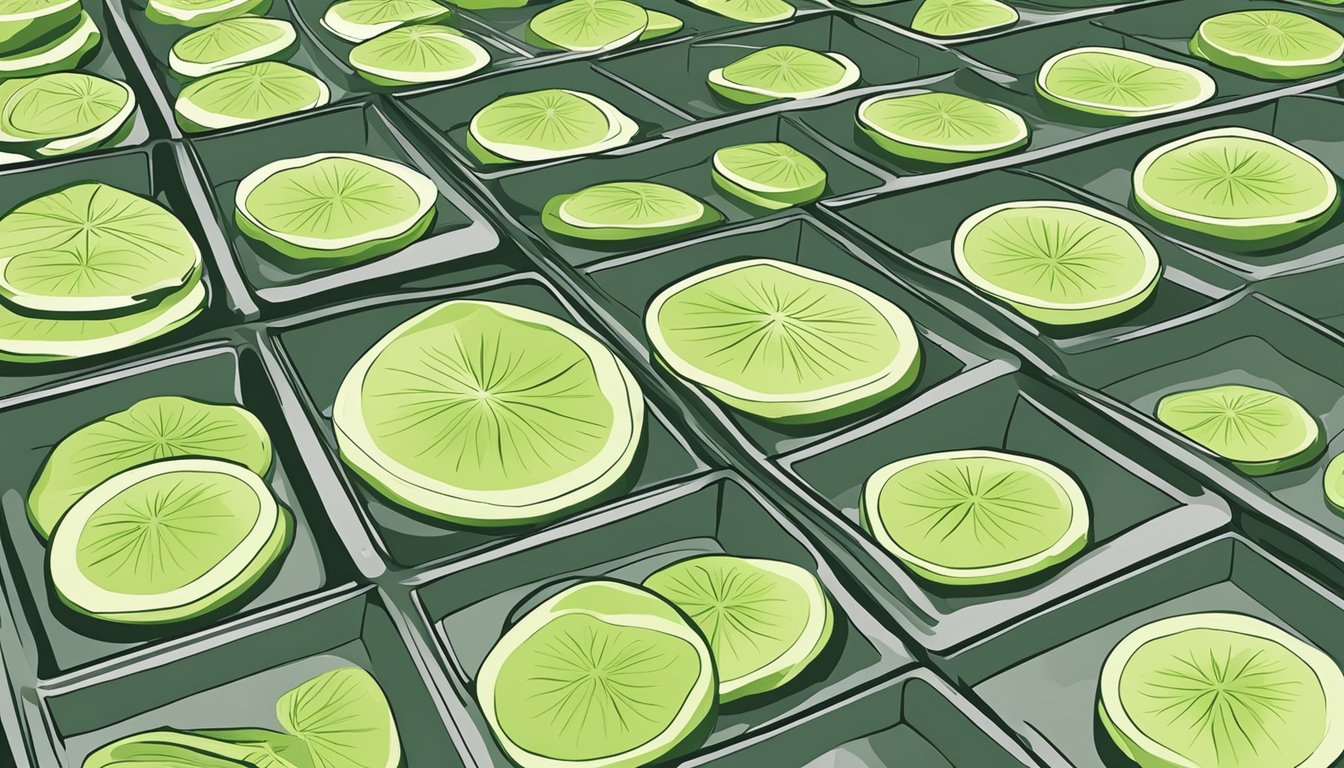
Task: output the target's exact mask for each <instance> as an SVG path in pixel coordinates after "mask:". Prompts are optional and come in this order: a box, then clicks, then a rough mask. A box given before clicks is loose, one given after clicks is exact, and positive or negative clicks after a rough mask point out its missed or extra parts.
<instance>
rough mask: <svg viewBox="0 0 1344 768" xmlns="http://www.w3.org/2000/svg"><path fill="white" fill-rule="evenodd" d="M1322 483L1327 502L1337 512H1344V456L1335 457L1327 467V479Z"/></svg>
mask: <svg viewBox="0 0 1344 768" xmlns="http://www.w3.org/2000/svg"><path fill="white" fill-rule="evenodd" d="M1321 482H1322V485H1323V486H1324V488H1325V500H1326V501H1327V502H1329V503H1330V506H1331V507H1333V508H1334V509H1335V511H1336V512H1344V454H1339V455H1337V456H1335V458H1333V459H1331V460H1330V463H1329V464H1327V465H1326V466H1325V477H1324V479H1323V480H1322V481H1321Z"/></svg>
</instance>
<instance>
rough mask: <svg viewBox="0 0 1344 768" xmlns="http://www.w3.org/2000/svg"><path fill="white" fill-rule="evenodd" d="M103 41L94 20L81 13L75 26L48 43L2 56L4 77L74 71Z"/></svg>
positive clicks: (0, 72)
mask: <svg viewBox="0 0 1344 768" xmlns="http://www.w3.org/2000/svg"><path fill="white" fill-rule="evenodd" d="M102 39H103V36H102V33H100V32H99V31H98V25H97V24H96V23H94V21H93V18H92V17H91V16H89V15H88V14H87V13H81V14H80V17H79V21H77V22H75V25H74V26H73V27H71V28H70V29H69V30H68V31H66V32H64V33H62V34H61V35H59V36H58V37H55V38H52V39H51V40H48V41H47V42H46V43H45V44H42V45H39V46H37V47H36V48H25V49H23V50H20V51H16V52H14V53H10V54H6V55H3V56H0V78H7V77H35V76H37V75H45V74H47V73H48V72H64V71H66V70H70V69H74V68H75V67H78V66H79V65H80V64H81V63H83V61H84V59H85V58H87V57H88V55H89V54H90V53H92V52H93V50H94V49H95V48H97V47H98V44H99V43H101V42H102Z"/></svg>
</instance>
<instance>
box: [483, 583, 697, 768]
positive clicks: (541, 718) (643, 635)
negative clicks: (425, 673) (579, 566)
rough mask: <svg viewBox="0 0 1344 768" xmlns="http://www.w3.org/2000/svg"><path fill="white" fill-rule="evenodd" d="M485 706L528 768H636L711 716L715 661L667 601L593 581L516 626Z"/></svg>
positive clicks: (487, 667)
mask: <svg viewBox="0 0 1344 768" xmlns="http://www.w3.org/2000/svg"><path fill="white" fill-rule="evenodd" d="M476 698H477V700H478V701H479V702H480V706H481V711H482V713H483V714H484V715H485V719H486V721H487V722H488V723H489V724H490V730H491V732H492V733H493V734H494V736H495V738H496V740H498V742H499V744H500V746H501V747H503V749H504V752H505V753H506V754H507V755H508V756H509V757H510V758H511V759H512V760H513V761H514V762H515V763H517V764H518V765H519V766H521V768H563V767H564V766H573V767H574V768H578V767H579V766H583V768H636V767H637V766H643V765H650V764H652V763H656V762H658V760H659V759H660V758H662V757H665V756H668V755H669V754H671V753H674V752H675V751H677V750H678V748H679V747H682V748H685V747H686V746H689V744H687V741H688V739H690V738H691V737H692V736H694V735H696V734H697V732H698V731H700V730H701V728H702V726H703V725H704V723H705V722H706V720H708V719H709V718H711V717H712V716H713V711H714V707H715V671H714V662H713V660H712V658H711V656H710V651H709V648H708V647H707V646H706V645H705V641H704V639H703V638H702V637H701V635H700V633H699V632H698V631H696V629H695V628H694V627H692V626H691V625H690V624H689V623H687V621H686V619H685V618H684V617H683V616H682V615H681V614H680V613H678V612H677V610H676V609H675V608H673V607H672V606H671V605H670V604H668V603H667V602H665V601H664V600H663V599H661V598H659V597H658V596H657V595H655V594H653V593H652V592H649V591H647V590H644V589H640V588H638V587H633V586H630V585H628V584H623V583H621V582H617V581H606V580H594V581H588V582H585V583H581V584H579V585H576V586H573V587H570V588H569V589H566V590H564V591H563V592H560V593H559V594H557V595H555V596H554V597H552V598H550V599H549V600H547V601H545V602H543V603H542V604H540V605H538V606H537V607H536V608H534V609H532V610H531V611H529V612H528V613H527V615H525V616H524V617H523V618H522V619H521V620H519V621H518V622H517V623H516V624H514V625H513V626H512V627H510V628H509V630H508V631H507V632H505V633H504V636H503V637H501V638H500V639H499V642H497V643H496V644H495V646H494V648H492V649H491V650H490V653H489V655H487V656H486V657H485V661H484V662H483V663H482V664H481V670H480V672H479V674H477V676H476Z"/></svg>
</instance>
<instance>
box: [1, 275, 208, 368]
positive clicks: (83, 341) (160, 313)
mask: <svg viewBox="0 0 1344 768" xmlns="http://www.w3.org/2000/svg"><path fill="white" fill-rule="evenodd" d="M207 296H208V293H207V291H206V289H205V285H204V284H202V283H201V282H200V280H199V279H193V280H190V281H188V283H187V284H186V285H185V286H183V287H182V288H181V289H179V290H178V291H176V292H175V293H172V294H169V295H168V296H165V297H164V298H163V299H162V300H161V301H160V302H159V303H158V304H156V305H154V306H152V307H148V308H146V309H142V310H140V311H138V312H133V313H131V314H128V315H119V316H117V317H109V318H97V319H87V320H83V319H64V318H53V317H37V316H29V315H22V314H19V313H17V312H14V311H13V310H11V309H9V308H8V307H5V306H3V305H0V361H6V362H12V363H46V362H52V361H55V360H73V359H75V358H80V357H90V356H92V355H105V354H110V353H112V352H118V351H121V350H124V349H127V348H129V347H133V346H135V345H137V344H142V343H145V342H147V341H149V340H151V339H154V338H157V337H159V336H162V335H164V334H166V333H169V332H171V331H173V330H175V329H177V328H179V327H181V326H183V325H185V324H187V323H188V322H190V321H191V320H192V319H193V318H195V317H196V316H197V315H198V314H200V312H201V310H202V309H204V308H205V304H206V299H207Z"/></svg>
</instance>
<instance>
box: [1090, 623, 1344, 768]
mask: <svg viewBox="0 0 1344 768" xmlns="http://www.w3.org/2000/svg"><path fill="white" fill-rule="evenodd" d="M1341 701H1344V674H1341V673H1340V669H1339V666H1338V665H1337V664H1336V663H1335V662H1334V660H1333V659H1331V658H1330V657H1329V656H1327V655H1326V654H1325V653H1322V652H1321V651H1320V650H1319V649H1317V648H1316V647H1315V646H1312V645H1309V644H1307V643H1305V642H1303V641H1302V640H1300V639H1298V638H1297V637H1296V636H1294V635H1292V634H1289V633H1288V632H1285V631H1283V630H1282V629H1279V628H1278V627H1276V626H1274V625H1273V624H1269V623H1268V622H1265V621H1262V620H1261V619H1257V618H1255V617H1252V616H1247V615H1244V614H1240V613H1194V614H1187V615H1183V616H1173V617H1171V618H1167V619H1161V620H1158V621H1154V622H1152V623H1149V624H1146V625H1144V626H1142V627H1139V628H1138V629H1136V630H1134V631H1133V632H1131V633H1129V634H1128V635H1126V636H1125V638H1124V639H1123V640H1121V641H1120V643H1119V644H1117V645H1116V646H1115V648H1114V649H1113V650H1112V651H1111V652H1110V654H1109V655H1108V656H1107V657H1106V663H1105V664H1104V665H1103V666H1102V669H1101V682H1100V685H1099V686H1098V695H1097V712H1098V716H1099V719H1100V720H1101V723H1102V725H1103V726H1104V727H1105V728H1106V731H1107V733H1109V734H1110V736H1111V738H1112V739H1113V740H1114V741H1115V743H1116V745H1117V746H1118V747H1119V748H1120V751H1122V752H1124V753H1125V754H1126V755H1127V756H1128V757H1130V759H1132V760H1134V762H1135V763H1137V764H1139V765H1145V766H1148V765H1151V766H1192V767H1193V766H1199V768H1246V767H1248V766H1255V768H1328V767H1329V766H1332V765H1334V764H1335V761H1336V760H1337V759H1338V758H1339V756H1340V754H1341V753H1342V752H1344V732H1341V731H1340V729H1339V728H1338V727H1337V724H1338V723H1339V718H1340V716H1341V715H1340V707H1341Z"/></svg>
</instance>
